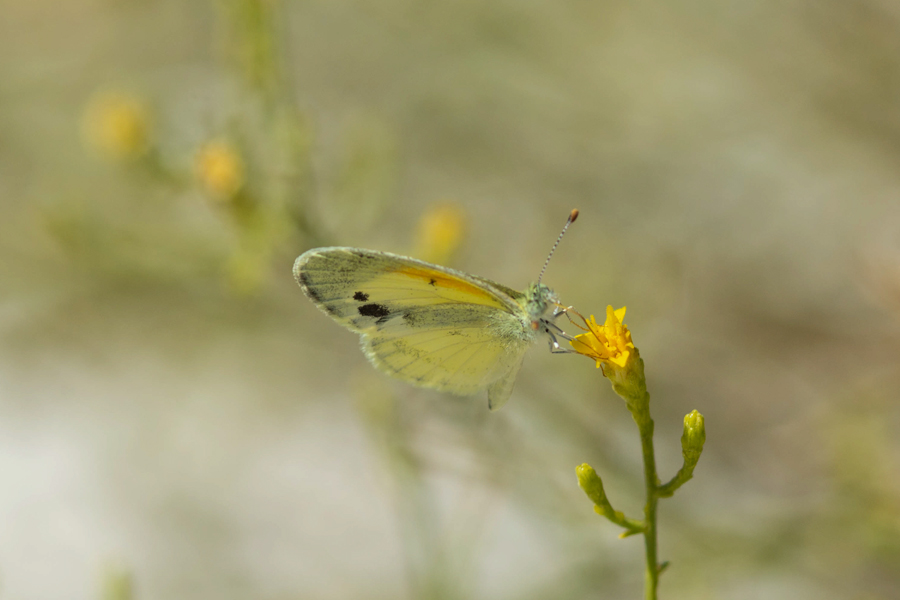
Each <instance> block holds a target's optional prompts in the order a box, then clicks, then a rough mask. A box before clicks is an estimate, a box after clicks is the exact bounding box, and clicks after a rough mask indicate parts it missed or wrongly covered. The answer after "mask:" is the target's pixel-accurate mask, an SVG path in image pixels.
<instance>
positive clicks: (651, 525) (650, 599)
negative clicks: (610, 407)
mask: <svg viewBox="0 0 900 600" xmlns="http://www.w3.org/2000/svg"><path fill="white" fill-rule="evenodd" d="M645 393H646V392H645ZM649 404H650V395H649V394H647V395H646V399H645V401H644V402H641V403H640V406H639V407H636V408H635V410H634V411H633V412H632V413H631V414H632V417H634V422H635V423H637V426H638V430H639V431H640V433H641V450H642V452H643V455H644V486H645V487H646V489H647V504H646V505H645V506H644V548H645V554H646V557H647V567H646V571H645V576H644V598H645V599H646V600H656V589H657V586H658V585H659V561H658V559H657V549H656V505H657V503H658V502H659V477H658V476H657V474H656V455H655V453H654V451H653V419H651V418H650V406H649Z"/></svg>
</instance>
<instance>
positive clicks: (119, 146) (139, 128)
mask: <svg viewBox="0 0 900 600" xmlns="http://www.w3.org/2000/svg"><path fill="white" fill-rule="evenodd" d="M82 130H83V134H84V137H85V139H86V140H87V141H88V142H89V143H90V144H91V145H92V146H94V147H95V148H97V149H98V150H100V151H101V152H103V153H104V154H106V155H107V156H109V157H110V158H113V159H117V160H131V159H135V158H139V157H140V156H142V155H144V154H145V153H146V152H147V150H148V149H149V148H150V134H151V126H150V114H149V111H148V110H147V107H146V105H145V104H144V103H143V102H142V101H141V100H140V99H139V98H137V97H135V96H131V95H128V94H124V93H121V92H100V93H98V94H96V95H95V96H94V97H93V98H92V99H91V100H90V102H88V105H87V108H86V109H85V112H84V117H83V121H82Z"/></svg>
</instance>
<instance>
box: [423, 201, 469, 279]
mask: <svg viewBox="0 0 900 600" xmlns="http://www.w3.org/2000/svg"><path fill="white" fill-rule="evenodd" d="M465 231H466V213H465V211H463V209H462V208H461V207H460V206H459V205H457V204H453V203H450V202H445V203H441V204H436V205H434V206H432V207H431V208H429V209H428V210H427V211H425V214H423V215H422V218H421V219H419V227H418V232H417V240H416V252H415V255H416V256H417V257H418V258H421V259H422V260H425V261H428V262H434V263H438V264H442V263H446V262H448V261H449V260H450V259H451V258H452V257H453V255H454V254H455V253H456V250H457V248H459V244H460V242H462V239H463V237H464V235H465Z"/></svg>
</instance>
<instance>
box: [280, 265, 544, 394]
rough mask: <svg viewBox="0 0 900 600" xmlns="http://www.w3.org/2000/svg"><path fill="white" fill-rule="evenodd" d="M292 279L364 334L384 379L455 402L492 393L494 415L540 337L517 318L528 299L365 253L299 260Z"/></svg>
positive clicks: (439, 270) (464, 276)
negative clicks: (453, 397) (466, 396)
mask: <svg viewBox="0 0 900 600" xmlns="http://www.w3.org/2000/svg"><path fill="white" fill-rule="evenodd" d="M294 275H295V277H296V278H297V281H298V282H299V283H300V286H301V287H302V288H303V290H304V292H306V294H307V295H308V296H309V297H310V298H311V299H312V300H313V301H314V302H315V303H316V304H317V305H318V306H319V307H320V308H321V309H322V310H324V311H325V312H327V313H328V314H329V315H330V316H331V317H332V318H333V319H334V320H336V321H337V322H338V323H341V324H342V325H344V326H345V327H348V328H349V329H352V330H354V331H357V332H359V333H360V334H362V344H363V350H364V351H365V354H366V356H367V357H368V358H369V360H370V361H371V362H372V364H374V365H375V366H376V367H378V368H379V369H381V370H383V371H385V372H387V373H389V374H391V375H394V376H395V377H398V378H400V379H403V380H405V381H408V382H410V383H413V384H415V385H419V386H423V387H430V388H435V389H439V390H445V391H449V392H453V393H456V394H471V393H474V392H477V391H478V390H482V389H485V388H490V390H491V393H490V396H491V405H492V407H494V406H495V404H496V405H499V404H502V402H504V401H505V400H506V398H508V397H509V392H511V390H512V379H513V378H514V376H515V373H511V371H512V370H513V369H515V370H516V371H518V367H519V366H520V365H521V359H522V356H523V355H524V352H525V350H526V349H527V347H528V346H529V345H530V342H531V338H532V337H533V332H532V331H531V330H530V329H529V328H528V327H527V325H526V324H525V323H523V322H522V320H521V317H520V316H519V315H521V313H522V310H521V306H520V305H519V304H518V300H520V299H521V298H522V294H521V293H519V292H514V291H512V290H509V289H508V288H505V287H503V286H500V285H497V284H494V283H493V282H490V281H488V280H483V279H481V278H474V277H472V276H469V275H467V274H465V273H462V272H459V271H454V270H451V269H446V268H444V267H438V266H436V265H430V264H428V263H424V262H421V261H417V260H415V259H411V258H406V257H402V256H397V255H393V254H387V253H384V252H373V251H367V250H361V249H358V248H319V249H315V250H310V251H309V252H306V253H305V254H303V255H301V256H300V258H298V259H297V262H296V263H295V265H294ZM495 397H496V399H497V401H496V402H495V400H494V398H495Z"/></svg>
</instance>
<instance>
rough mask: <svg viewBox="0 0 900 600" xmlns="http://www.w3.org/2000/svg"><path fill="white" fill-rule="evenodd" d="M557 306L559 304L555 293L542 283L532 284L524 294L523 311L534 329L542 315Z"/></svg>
mask: <svg viewBox="0 0 900 600" xmlns="http://www.w3.org/2000/svg"><path fill="white" fill-rule="evenodd" d="M557 304H559V297H558V296H557V295H556V292H554V291H553V290H551V289H550V288H548V287H547V286H546V285H544V284H543V283H532V284H531V285H530V286H528V290H527V291H526V292H525V310H526V311H527V312H528V316H529V317H530V318H531V321H532V322H533V323H534V324H535V328H536V324H537V323H538V322H539V321H541V320H542V319H543V318H544V315H546V314H547V312H549V311H550V309H552V308H554V307H555V306H556V305H557Z"/></svg>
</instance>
